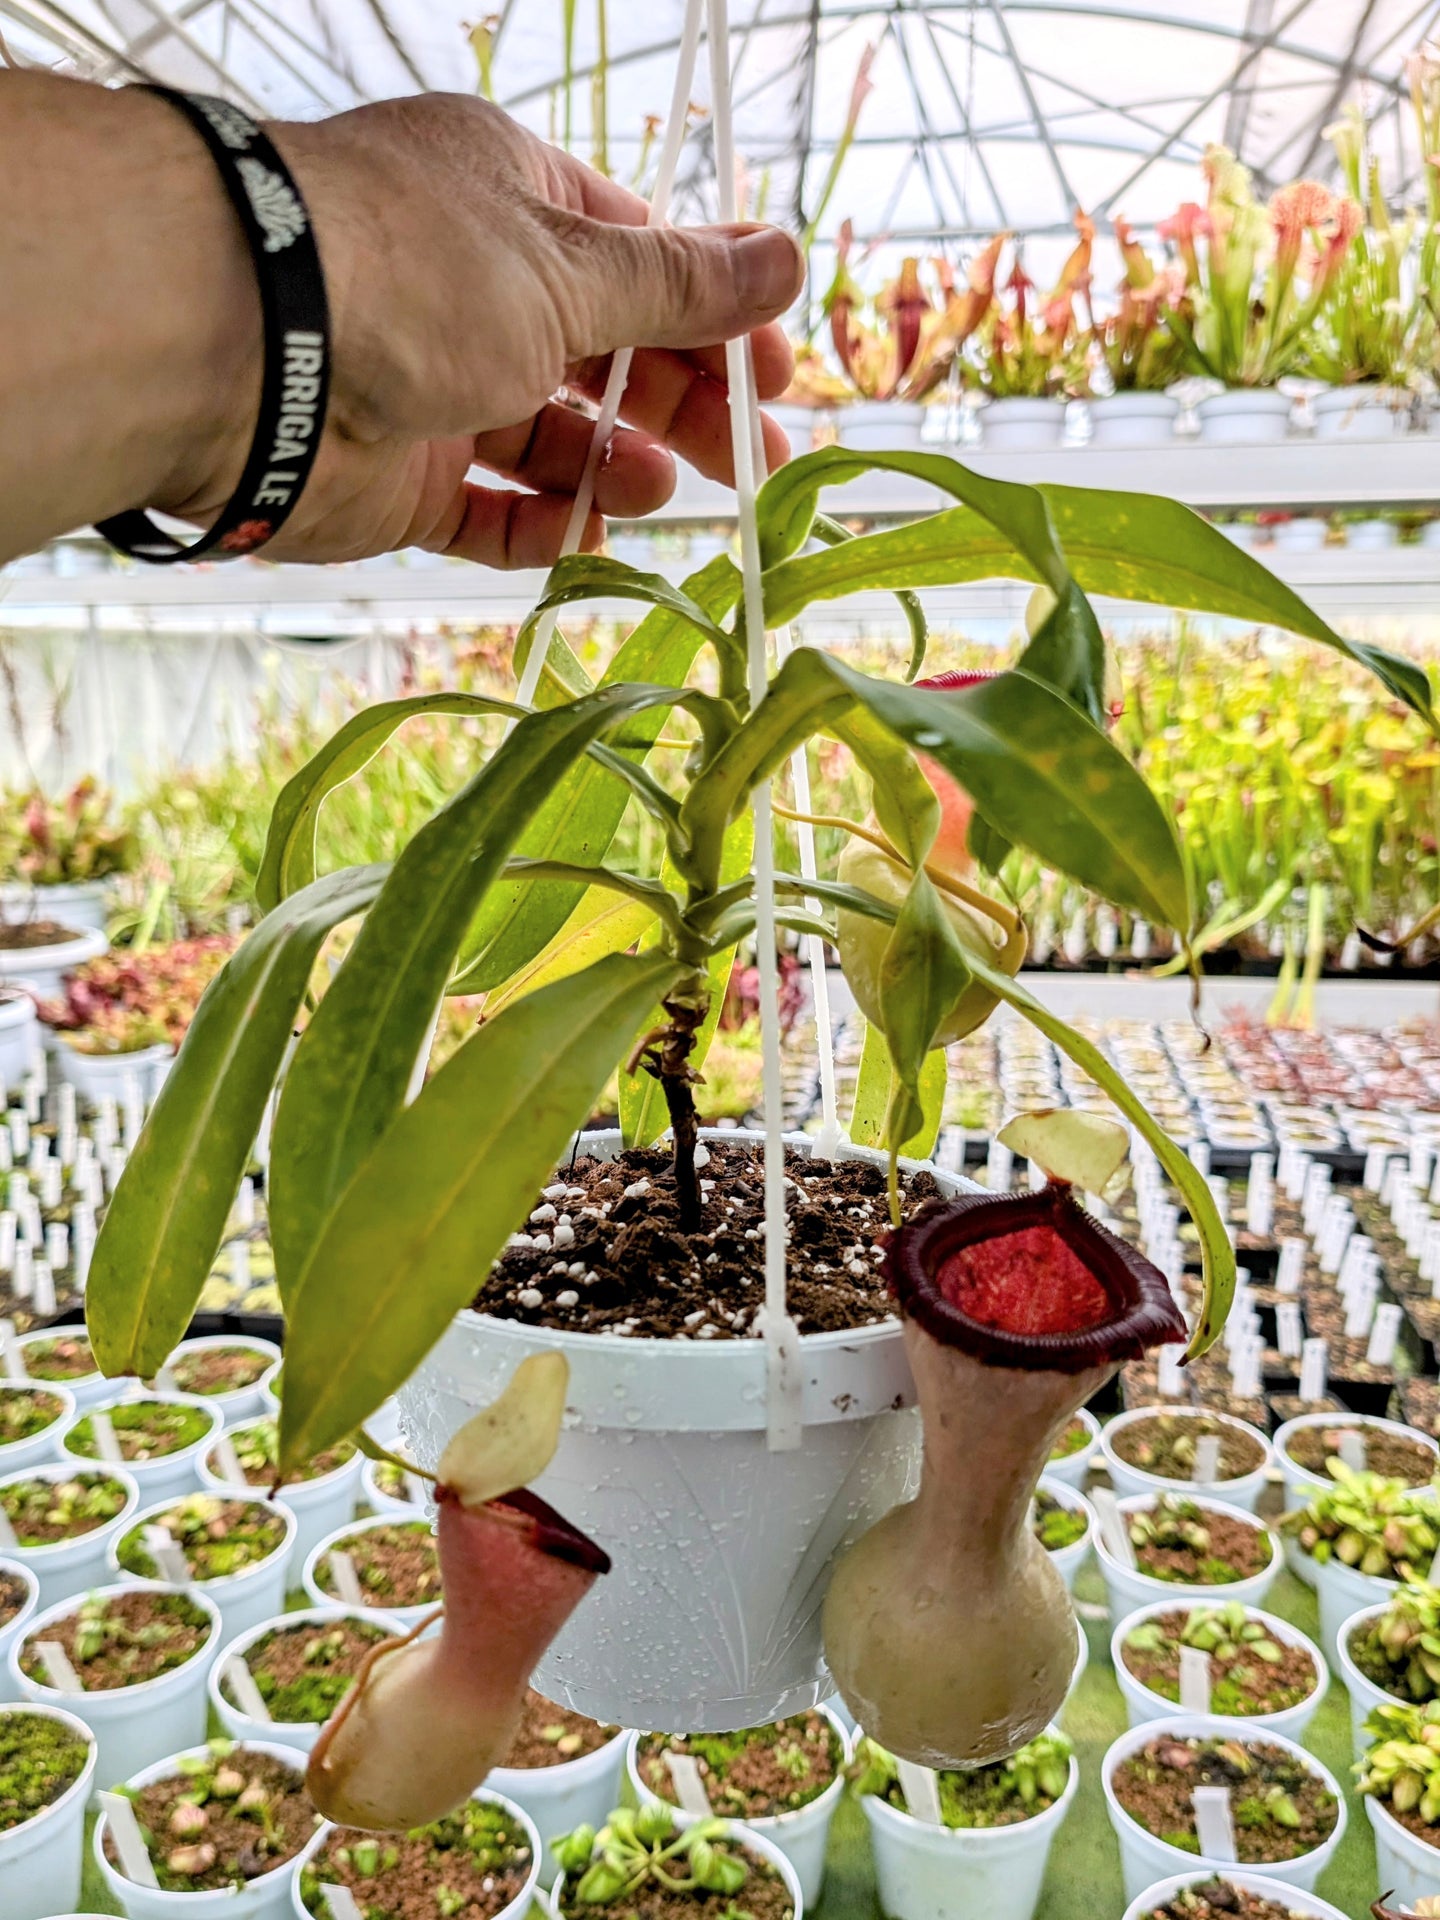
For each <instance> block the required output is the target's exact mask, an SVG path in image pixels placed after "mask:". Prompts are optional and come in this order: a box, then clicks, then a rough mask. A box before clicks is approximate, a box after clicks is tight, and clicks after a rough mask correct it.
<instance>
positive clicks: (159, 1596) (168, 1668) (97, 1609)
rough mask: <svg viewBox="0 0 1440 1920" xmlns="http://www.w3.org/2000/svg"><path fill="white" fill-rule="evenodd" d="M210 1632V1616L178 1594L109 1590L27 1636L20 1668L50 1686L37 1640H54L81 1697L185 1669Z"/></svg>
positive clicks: (46, 1663) (44, 1660)
mask: <svg viewBox="0 0 1440 1920" xmlns="http://www.w3.org/2000/svg"><path fill="white" fill-rule="evenodd" d="M210 1631H211V1616H210V1615H209V1614H208V1613H207V1612H206V1611H205V1610H204V1608H203V1607H198V1606H196V1604H195V1602H194V1601H193V1600H191V1599H189V1598H188V1597H187V1596H186V1595H185V1594H183V1593H154V1592H151V1591H150V1590H149V1589H148V1588H136V1589H134V1590H133V1591H122V1590H119V1589H115V1588H111V1589H110V1590H109V1591H107V1592H104V1593H95V1594H90V1595H89V1596H87V1598H85V1599H84V1600H81V1601H79V1602H78V1603H77V1604H76V1607H75V1611H74V1612H73V1613H71V1614H68V1615H67V1616H66V1617H65V1618H64V1619H61V1620H51V1621H50V1622H48V1624H47V1625H45V1626H44V1627H42V1628H40V1629H38V1630H37V1631H36V1632H35V1633H32V1634H31V1635H30V1636H29V1637H28V1638H27V1639H26V1640H25V1642H24V1644H23V1646H22V1647H21V1649H20V1668H21V1671H22V1672H23V1673H26V1674H28V1675H29V1676H30V1678H31V1679H32V1680H38V1681H40V1682H41V1683H42V1684H43V1685H47V1686H50V1685H54V1684H55V1682H54V1679H53V1678H52V1674H51V1669H50V1666H49V1663H48V1661H47V1658H46V1654H45V1651H44V1649H43V1648H42V1646H41V1642H55V1643H58V1645H59V1647H60V1649H61V1652H62V1653H63V1654H64V1656H65V1657H66V1658H67V1659H68V1661H69V1664H70V1666H71V1668H72V1669H73V1671H74V1673H75V1676H76V1678H77V1679H78V1680H79V1682H80V1685H81V1687H82V1689H83V1690H84V1691H85V1692H86V1693H108V1692H112V1691H114V1690H116V1689H118V1688H122V1687H131V1686H135V1685H137V1684H139V1683H141V1682H143V1681H146V1680H156V1679H158V1678H159V1677H160V1675H161V1674H162V1673H170V1672H172V1671H173V1670H174V1669H175V1668H176V1667H182V1666H184V1665H185V1663H186V1662H187V1661H189V1660H192V1659H193V1658H194V1657H195V1655H196V1654H197V1653H198V1652H199V1651H200V1650H201V1648H202V1647H204V1646H205V1644H206V1643H207V1641H208V1640H209V1638H210Z"/></svg>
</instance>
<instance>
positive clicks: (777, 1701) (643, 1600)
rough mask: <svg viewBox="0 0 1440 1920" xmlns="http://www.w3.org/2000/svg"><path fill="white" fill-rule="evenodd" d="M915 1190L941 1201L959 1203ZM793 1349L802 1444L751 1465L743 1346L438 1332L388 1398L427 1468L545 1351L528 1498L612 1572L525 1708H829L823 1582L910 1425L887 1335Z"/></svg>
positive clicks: (758, 1384)
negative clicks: (539, 1433)
mask: <svg viewBox="0 0 1440 1920" xmlns="http://www.w3.org/2000/svg"><path fill="white" fill-rule="evenodd" d="M703 1137H704V1138H706V1139H712V1140H720V1141H723V1142H725V1143H727V1144H735V1143H737V1142H752V1143H758V1142H759V1141H760V1140H761V1139H762V1136H761V1135H760V1134H758V1133H753V1132H744V1131H738V1130H734V1131H722V1132H714V1131H710V1130H708V1129H707V1130H706V1131H705V1133H704V1135H703ZM620 1144H621V1142H620V1135H619V1133H618V1132H615V1131H608V1130H607V1131H605V1132H602V1133H593V1134H587V1135H584V1136H583V1137H582V1140H581V1151H582V1152H585V1153H590V1154H595V1155H598V1156H600V1157H602V1158H609V1157H612V1156H613V1155H614V1154H615V1153H616V1152H618V1151H619V1149H620ZM788 1144H789V1145H790V1146H791V1147H793V1148H794V1149H795V1150H796V1151H799V1152H802V1153H803V1152H806V1151H808V1149H809V1142H808V1141H806V1140H804V1139H803V1138H802V1139H796V1140H792V1141H791V1142H789V1143H788ZM851 1151H852V1153H854V1154H855V1156H856V1157H858V1158H870V1159H872V1160H873V1161H875V1162H876V1163H877V1164H878V1163H879V1162H880V1161H881V1160H882V1156H881V1155H879V1154H868V1153H866V1152H865V1151H864V1150H860V1149H852V1150H851ZM935 1178H936V1180H937V1181H938V1182H939V1183H940V1184H941V1186H942V1187H943V1188H944V1189H945V1190H946V1191H959V1190H960V1189H961V1188H962V1186H963V1185H964V1184H965V1183H963V1182H961V1181H960V1180H958V1179H956V1178H955V1176H953V1175H947V1174H945V1173H941V1172H936V1173H935ZM800 1348H801V1354H802V1361H803V1368H804V1398H803V1406H804V1422H805V1437H804V1444H803V1446H802V1447H800V1448H799V1449H798V1450H797V1451H795V1452H787V1453H772V1452H771V1451H770V1449H769V1447H768V1446H767V1444H766V1422H765V1361H766V1356H765V1349H764V1346H763V1344H762V1343H761V1342H760V1341H759V1340H756V1339H746V1340H724V1341H714V1342H700V1341H694V1342H691V1341H683V1340H681V1341H672V1340H654V1339H614V1338H599V1337H596V1336H594V1335H590V1334H583V1333H566V1332H557V1331H556V1330H554V1329H552V1328H548V1327H531V1326H524V1325H522V1324H520V1323H519V1322H517V1321H508V1320H499V1319H495V1318H493V1317H491V1316H489V1315H485V1314H478V1313H473V1312H468V1311H467V1312H464V1313H460V1314H457V1316H456V1317H455V1319H454V1320H453V1321H452V1322H451V1324H450V1327H449V1329H448V1330H447V1331H446V1333H445V1335H444V1337H443V1338H442V1339H441V1340H440V1341H439V1342H438V1343H437V1345H436V1346H435V1347H434V1348H433V1349H432V1351H431V1353H430V1354H429V1356H428V1357H427V1358H426V1359H425V1360H424V1361H422V1363H421V1365H420V1366H419V1367H418V1368H417V1370H416V1372H415V1373H414V1374H413V1375H412V1377H411V1379H410V1381H409V1382H408V1383H407V1385H406V1386H405V1387H404V1388H402V1390H401V1393H400V1396H399V1398H400V1406H401V1415H402V1418H403V1421H404V1425H405V1429H406V1433H407V1436H408V1438H409V1441H410V1451H411V1452H412V1453H413V1454H414V1455H415V1457H416V1458H417V1459H418V1460H419V1461H420V1463H421V1464H422V1465H424V1466H427V1467H429V1468H431V1469H432V1470H433V1469H434V1467H435V1465H436V1464H437V1462H438V1460H439V1457H440V1454H441V1451H442V1449H443V1448H444V1446H445V1443H446V1441H447V1440H448V1439H449V1437H450V1435H451V1434H452V1433H453V1432H454V1431H455V1430H456V1428H457V1427H459V1426H461V1425H462V1424H463V1423H464V1421H466V1420H467V1419H469V1417H470V1416H471V1415H472V1414H473V1413H475V1412H476V1411H478V1409H480V1408H481V1407H484V1406H488V1405H489V1404H490V1402H491V1401H493V1400H494V1399H495V1398H496V1397H497V1396H498V1395H499V1393H500V1392H501V1390H502V1388H503V1387H504V1385H505V1383H506V1381H507V1380H508V1379H509V1378H510V1376H511V1374H512V1373H513V1372H514V1370H515V1367H516V1365H517V1364H518V1362H519V1361H521V1360H523V1359H524V1358H525V1357H526V1355H527V1354H531V1353H544V1352H550V1351H559V1352H561V1353H563V1354H564V1355H565V1357H566V1359H567V1360H568V1361H569V1363H570V1409H569V1412H568V1414H567V1420H568V1424H567V1427H566V1430H565V1432H564V1433H563V1434H562V1435H561V1438H560V1445H559V1449H558V1451H557V1452H556V1455H555V1459H554V1461H553V1462H552V1463H551V1465H550V1467H549V1468H548V1469H547V1470H546V1472H545V1473H544V1474H543V1475H542V1476H541V1477H540V1479H539V1480H538V1481H537V1482H536V1483H535V1491H536V1492H537V1493H538V1494H539V1495H540V1496H541V1497H542V1498H543V1499H545V1500H548V1501H550V1502H551V1504H552V1505H554V1506H555V1507H557V1508H558V1509H559V1510H560V1512H561V1513H563V1514H564V1515H565V1517H566V1519H567V1520H569V1521H570V1522H571V1523H572V1525H574V1526H577V1527H579V1528H580V1529H581V1530H582V1531H583V1532H585V1533H587V1534H589V1535H590V1536H591V1537H592V1538H594V1539H595V1540H597V1541H598V1542H599V1543H600V1544H601V1545H602V1546H604V1547H607V1548H608V1549H610V1550H612V1551H613V1553H614V1559H615V1564H614V1568H613V1570H612V1571H611V1573H610V1574H609V1575H607V1576H606V1578H604V1579H603V1580H597V1581H596V1583H595V1586H594V1588H593V1589H592V1590H591V1592H590V1593H589V1595H587V1597H586V1599H585V1601H584V1604H583V1605H582V1606H580V1607H578V1608H577V1609H576V1611H575V1613H574V1614H573V1615H572V1616H571V1618H570V1620H569V1622H568V1623H567V1624H566V1626H565V1628H564V1630H563V1631H562V1632H561V1634H560V1635H559V1637H558V1639H557V1640H556V1641H555V1643H554V1645H553V1646H552V1647H551V1648H550V1650H549V1652H548V1653H547V1654H546V1655H545V1658H544V1659H543V1660H542V1661H541V1663H540V1665H539V1667H538V1668H537V1669H536V1672H535V1675H534V1681H533V1684H534V1685H535V1686H536V1687H537V1688H538V1689H539V1691H540V1692H542V1693H544V1694H546V1695H548V1696H549V1698H551V1699H552V1700H563V1701H565V1702H566V1703H567V1704H568V1705H569V1706H571V1707H573V1708H574V1709H575V1711H576V1712H577V1713H584V1714H588V1715H589V1716H590V1718H591V1719H592V1720H600V1721H602V1722H607V1723H616V1724H620V1725H626V1724H628V1725H631V1726H634V1725H637V1724H638V1725H642V1726H647V1727H665V1728H675V1727H680V1728H684V1729H685V1730H686V1731H687V1732H692V1733H697V1732H728V1731H730V1730H732V1729H733V1728H735V1727H752V1726H757V1725H759V1724H760V1722H762V1721H764V1720H778V1719H783V1718H784V1717H785V1716H786V1715H787V1714H792V1713H799V1712H801V1711H802V1710H803V1709H805V1708H807V1707H813V1706H816V1705H818V1704H819V1702H820V1701H821V1700H822V1699H824V1698H825V1697H826V1696H827V1695H828V1694H829V1693H830V1692H831V1685H830V1681H829V1676H828V1675H827V1673H826V1671H825V1666H824V1661H823V1658H822V1655H821V1649H820V1607H821V1603H822V1601H823V1599H824V1596H825V1589H826V1586H827V1585H828V1583H829V1575H830V1569H831V1567H832V1565H833V1563H834V1560H835V1558H836V1556H837V1555H838V1554H839V1553H840V1551H841V1550H842V1549H843V1548H844V1547H846V1546H848V1545H849V1544H850V1543H851V1542H852V1541H853V1540H855V1539H857V1538H858V1537H859V1535H860V1534H862V1533H864V1532H865V1531H866V1530H867V1529H868V1528H869V1527H870V1526H872V1525H873V1524H874V1522H875V1521H877V1520H878V1519H879V1518H880V1517H881V1516H882V1515H883V1514H885V1513H888V1512H889V1510H890V1509H891V1507H893V1506H895V1505H896V1504H898V1503H899V1502H900V1501H902V1500H906V1499H909V1498H910V1497H911V1496H912V1495H913V1493H914V1491H915V1487H916V1484H917V1481H918V1471H919V1457H920V1423H919V1416H918V1414H917V1413H916V1412H915V1411H914V1397H915V1391H914V1382H913V1381H912V1379H911V1377H910V1369H909V1366H908V1364H907V1362H906V1359H905V1351H904V1345H903V1340H902V1336H901V1332H900V1324H899V1322H898V1321H885V1322H884V1323H882V1324H881V1325H879V1326H870V1327H859V1328H855V1329H853V1330H848V1331H844V1332H835V1333H819V1334H807V1335H805V1336H804V1337H803V1338H802V1339H801V1342H800Z"/></svg>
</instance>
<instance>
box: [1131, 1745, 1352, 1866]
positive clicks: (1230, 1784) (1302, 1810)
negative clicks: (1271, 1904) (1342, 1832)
mask: <svg viewBox="0 0 1440 1920" xmlns="http://www.w3.org/2000/svg"><path fill="white" fill-rule="evenodd" d="M1111 1784H1112V1786H1113V1787H1114V1790H1115V1797H1116V1799H1117V1800H1118V1801H1119V1802H1120V1805H1121V1806H1122V1807H1123V1808H1124V1809H1125V1811H1126V1813H1128V1814H1129V1815H1130V1817H1131V1819H1132V1820H1135V1821H1136V1822H1137V1823H1138V1824H1139V1825H1140V1826H1142V1827H1143V1828H1144V1829H1145V1831H1146V1832H1147V1833H1151V1834H1154V1835H1155V1837H1156V1839H1159V1840H1164V1841H1167V1842H1168V1843H1169V1845H1171V1846H1173V1847H1181V1848H1183V1849H1184V1850H1185V1851H1186V1852H1191V1853H1193V1852H1195V1851H1196V1850H1197V1849H1196V1839H1195V1804H1194V1800H1193V1799H1192V1795H1193V1794H1194V1791H1195V1789H1196V1787H1202V1786H1203V1787H1226V1788H1228V1789H1229V1791H1230V1808H1231V1817H1232V1819H1233V1821H1234V1824H1235V1851H1236V1853H1237V1854H1238V1855H1239V1864H1240V1865H1241V1866H1246V1867H1253V1866H1262V1865H1265V1864H1267V1863H1270V1862H1273V1861H1277V1860H1293V1859H1295V1857H1296V1856H1297V1855H1298V1854H1302V1853H1309V1852H1310V1851H1311V1850H1312V1849H1313V1848H1315V1847H1318V1846H1319V1845H1320V1844H1321V1843H1322V1842H1323V1841H1325V1840H1326V1839H1328V1838H1329V1836H1330V1834H1331V1833H1332V1832H1333V1831H1334V1829H1335V1822H1336V1820H1337V1819H1338V1817H1339V1808H1338V1806H1337V1803H1336V1801H1335V1799H1334V1797H1333V1796H1332V1795H1331V1793H1330V1792H1329V1790H1328V1789H1327V1788H1326V1786H1325V1783H1324V1782H1323V1781H1322V1780H1321V1779H1320V1778H1319V1777H1318V1776H1317V1775H1316V1774H1313V1773H1311V1772H1310V1771H1309V1769H1308V1768H1307V1767H1305V1766H1304V1765H1303V1764H1302V1763H1301V1762H1300V1761H1299V1760H1297V1759H1296V1757H1295V1756H1294V1755H1293V1754H1292V1753H1290V1752H1289V1751H1288V1750H1287V1749H1286V1748H1284V1747H1276V1746H1271V1745H1269V1744H1268V1743H1265V1742H1262V1741H1245V1742H1241V1741H1238V1740H1226V1741H1220V1740H1201V1739H1190V1740H1178V1739H1176V1738H1174V1736H1173V1735H1168V1734H1161V1735H1159V1736H1158V1737H1157V1738H1156V1739H1154V1740H1152V1741H1150V1742H1149V1744H1148V1745H1147V1746H1144V1747H1142V1748H1141V1749H1140V1750H1139V1752H1138V1753H1133V1754H1131V1756H1130V1757H1129V1759H1127V1760H1124V1761H1122V1762H1121V1764H1120V1765H1119V1766H1118V1767H1117V1768H1116V1769H1115V1772H1114V1775H1113V1776H1112V1781H1111ZM1277 1790H1278V1792H1279V1793H1280V1794H1283V1795H1286V1796H1288V1799H1289V1802H1290V1805H1291V1806H1292V1807H1293V1809H1294V1813H1295V1815H1296V1824H1294V1825H1288V1826H1287V1825H1283V1824H1282V1823H1281V1822H1280V1821H1277V1820H1276V1819H1274V1818H1273V1817H1272V1815H1271V1813H1270V1811H1269V1807H1268V1804H1267V1796H1268V1795H1269V1794H1271V1793H1272V1792H1274V1791H1277Z"/></svg>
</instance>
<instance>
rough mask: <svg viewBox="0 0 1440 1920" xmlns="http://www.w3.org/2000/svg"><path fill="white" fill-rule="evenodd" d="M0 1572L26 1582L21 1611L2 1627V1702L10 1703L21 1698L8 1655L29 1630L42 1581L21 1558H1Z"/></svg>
mask: <svg viewBox="0 0 1440 1920" xmlns="http://www.w3.org/2000/svg"><path fill="white" fill-rule="evenodd" d="M0 1574H9V1575H10V1576H11V1577H12V1578H14V1579H16V1580H22V1581H23V1582H24V1583H25V1598H24V1599H23V1600H22V1601H21V1602H20V1608H19V1611H18V1612H17V1613H16V1614H15V1615H14V1616H13V1617H12V1618H11V1619H9V1620H7V1621H6V1622H5V1624H4V1626H3V1627H0V1703H8V1702H9V1701H12V1700H18V1699H19V1698H20V1689H19V1688H18V1687H17V1686H16V1685H15V1683H14V1681H13V1680H12V1679H11V1678H10V1662H9V1660H8V1658H7V1657H6V1656H7V1655H8V1654H9V1652H10V1645H11V1642H12V1641H15V1640H18V1639H19V1638H20V1636H21V1635H22V1634H24V1633H26V1632H28V1630H29V1626H30V1622H31V1620H32V1619H33V1618H34V1616H35V1609H36V1608H37V1607H38V1606H39V1604H40V1582H39V1581H38V1580H37V1579H36V1578H35V1575H34V1574H33V1573H32V1572H31V1570H30V1568H29V1567H27V1566H25V1565H24V1563H23V1562H22V1561H19V1560H0Z"/></svg>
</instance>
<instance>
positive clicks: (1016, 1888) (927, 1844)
mask: <svg viewBox="0 0 1440 1920" xmlns="http://www.w3.org/2000/svg"><path fill="white" fill-rule="evenodd" d="M852 1772H853V1777H854V1791H855V1793H856V1795H857V1797H858V1798H859V1801H860V1805H861V1808H862V1810H863V1812H864V1814H865V1818H866V1821H867V1823H868V1825H869V1828H870V1844H871V1847H872V1849H873V1852H874V1858H875V1878H876V1883H877V1892H878V1894H879V1901H880V1909H881V1912H882V1913H885V1914H887V1915H889V1916H890V1920H996V1916H1000V1915H1003V1916H1004V1920H1030V1916H1031V1915H1032V1914H1033V1913H1034V1911H1035V1908H1036V1905H1037V1903H1038V1902H1039V1899H1040V1890H1041V1886H1042V1884H1043V1882H1044V1879H1045V1869H1046V1866H1047V1864H1048V1862H1049V1859H1050V1850H1051V1848H1052V1847H1053V1846H1054V1843H1055V1840H1056V1837H1057V1835H1058V1834H1059V1832H1060V1829H1061V1827H1062V1826H1063V1825H1064V1823H1065V1819H1066V1816H1067V1815H1068V1814H1069V1811H1070V1806H1071V1803H1072V1802H1073V1800H1074V1798H1075V1793H1076V1789H1077V1788H1078V1786H1079V1783H1080V1769H1079V1766H1078V1764H1077V1762H1076V1760H1075V1757H1074V1753H1073V1751H1072V1749H1071V1745H1070V1742H1069V1740H1068V1739H1066V1737H1065V1735H1064V1734H1062V1733H1057V1732H1054V1731H1051V1732H1047V1733H1042V1734H1038V1735H1037V1736H1036V1737H1035V1739H1034V1740H1032V1741H1030V1742H1029V1743H1028V1745H1026V1746H1024V1747H1022V1748H1021V1749H1020V1751H1019V1752H1018V1753H1016V1754H1013V1755H1012V1756H1011V1757H1010V1758H1009V1759H1008V1760H1003V1761H999V1762H996V1763H994V1764H992V1765H990V1766H987V1767H978V1768H971V1769H967V1770H965V1771H963V1772H960V1771H953V1772H952V1771H942V1772H941V1773H939V1774H938V1775H937V1776H936V1779H935V1789H936V1796H937V1799H938V1801H939V1806H940V1822H939V1824H938V1825H936V1824H935V1823H934V1822H933V1821H932V1820H930V1819H928V1818H926V1819H920V1818H917V1817H916V1816H915V1815H914V1814H913V1813H912V1812H911V1811H910V1808H909V1806H908V1804H907V1802H906V1799H905V1794H904V1790H903V1788H902V1786H901V1781H900V1772H899V1769H898V1767H897V1766H896V1763H895V1757H894V1755H893V1754H890V1753H887V1752H886V1751H885V1749H884V1748H883V1747H881V1746H878V1745H877V1744H876V1742H875V1741H873V1740H865V1739H862V1740H861V1742H860V1745H859V1750H858V1752H857V1754H856V1758H855V1764H854V1768H853V1769H852Z"/></svg>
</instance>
